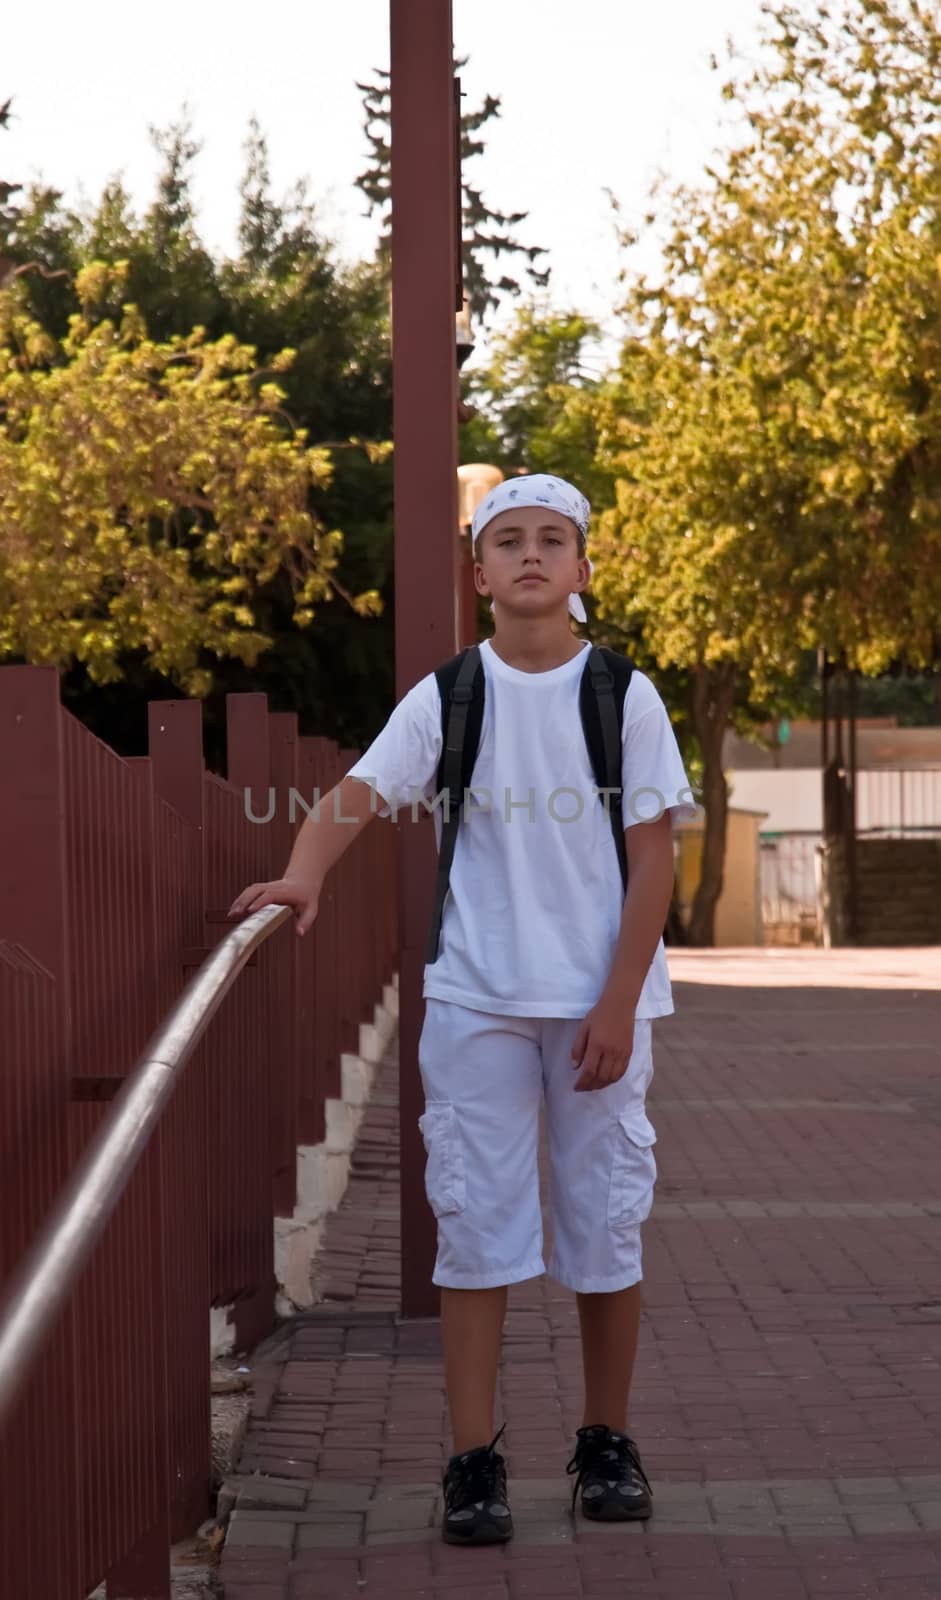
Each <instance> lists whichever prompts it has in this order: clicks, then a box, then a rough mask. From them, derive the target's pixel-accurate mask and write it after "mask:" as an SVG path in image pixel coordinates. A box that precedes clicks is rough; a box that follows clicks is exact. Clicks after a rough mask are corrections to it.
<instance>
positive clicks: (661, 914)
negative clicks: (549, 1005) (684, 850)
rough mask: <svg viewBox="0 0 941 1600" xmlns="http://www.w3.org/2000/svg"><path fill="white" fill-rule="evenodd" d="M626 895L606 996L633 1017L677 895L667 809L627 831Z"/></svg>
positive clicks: (625, 839)
mask: <svg viewBox="0 0 941 1600" xmlns="http://www.w3.org/2000/svg"><path fill="white" fill-rule="evenodd" d="M624 844H625V846H626V849H627V896H626V898H625V901H624V910H623V912H622V913H621V929H620V933H619V934H618V942H617V945H616V946H615V951H614V960H613V961H612V963H611V971H610V972H609V973H608V981H607V983H606V984H605V987H604V994H605V995H610V996H612V997H613V998H615V999H616V1000H617V1002H618V1004H619V1005H620V1006H621V1007H622V1008H623V1009H624V1010H628V1009H629V1010H630V1012H631V1024H632V1026H633V1013H634V1011H635V1009H636V1007H637V1002H638V1000H639V999H640V991H641V989H642V988H643V986H644V979H645V978H646V976H647V973H648V972H649V970H650V963H651V961H652V960H653V958H654V955H655V954H656V950H657V945H658V944H659V943H660V940H661V938H662V936H663V929H664V927H665V925H666V920H667V913H668V912H669V909H670V900H671V899H672V896H673V877H674V867H673V820H672V818H671V816H670V813H669V811H665V812H664V813H663V815H662V816H660V817H658V818H657V820H656V821H655V822H638V823H636V824H635V825H634V826H633V827H631V828H625V829H624Z"/></svg>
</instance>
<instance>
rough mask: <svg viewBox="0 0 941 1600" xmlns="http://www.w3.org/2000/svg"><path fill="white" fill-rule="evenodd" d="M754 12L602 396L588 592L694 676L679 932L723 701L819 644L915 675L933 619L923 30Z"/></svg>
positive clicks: (721, 842)
mask: <svg viewBox="0 0 941 1600" xmlns="http://www.w3.org/2000/svg"><path fill="white" fill-rule="evenodd" d="M763 10H764V12H765V16H766V19H767V28H766V35H765V51H764V56H763V58H762V60H761V62H760V63H759V65H758V66H757V67H754V68H752V69H751V70H750V73H749V75H748V76H747V78H746V81H745V82H744V83H741V82H737V81H735V80H734V78H733V79H731V80H730V81H729V82H727V83H726V85H725V88H724V91H723V92H724V93H725V95H726V97H727V98H729V99H731V100H734V101H735V102H736V103H737V104H738V105H739V106H740V107H741V108H742V110H743V111H744V113H745V123H746V135H745V138H744V140H743V141H742V142H741V143H740V144H738V145H736V147H735V148H734V149H732V150H731V152H730V153H729V154H728V155H727V157H726V158H725V163H724V166H722V167H721V168H720V164H719V163H718V162H716V164H715V165H714V166H712V167H710V168H707V171H706V181H705V182H704V184H703V186H702V188H700V189H698V190H691V189H688V188H685V187H684V188H680V189H677V190H675V191H674V192H673V194H672V196H671V197H670V200H669V206H668V212H667V216H668V237H667V243H666V248H665V252H664V258H663V270H662V275H661V276H660V278H659V280H658V281H657V282H651V281H649V280H648V279H646V278H639V277H634V278H632V279H630V280H629V284H628V290H627V297H626V304H625V315H626V318H627V320H628V328H629V334H628V337H627V338H626V340H625V344H624V348H623V351H622V356H621V362H620V378H619V384H618V386H617V395H616V398H615V400H614V401H613V403H612V402H610V401H608V402H606V403H607V405H608V412H607V438H608V441H609V442H608V446H607V448H608V449H609V452H610V456H611V460H612V462H613V463H614V464H615V468H616V472H617V479H618V482H617V502H618V503H617V509H616V510H615V511H614V512H612V513H610V514H609V515H608V516H607V517H606V518H604V519H603V526H602V532H601V535H600V540H599V542H598V550H597V554H598V557H599V559H598V561H597V564H596V574H595V582H594V589H595V592H596V594H597V595H598V597H599V608H600V613H601V615H602V616H604V615H611V616H613V617H614V618H615V619H617V620H618V621H621V622H624V623H632V624H633V625H635V626H639V627H641V628H642V630H643V633H644V637H645V639H646V641H647V644H648V647H649V648H650V650H651V653H652V654H653V656H654V657H655V658H656V659H657V660H659V661H660V662H662V663H663V664H664V665H666V664H669V665H673V666H676V665H678V666H682V667H685V668H686V669H687V671H688V674H689V682H690V702H691V703H690V714H691V720H692V724H693V727H694V730H695V733H696V736H697V739H698V741H699V744H700V748H701V752H702V759H703V787H704V794H703V800H704V804H705V808H706V829H705V839H704V851H703V871H702V879H701V883H700V886H699V891H698V894H697V898H696V902H695V905H694V907H693V913H692V920H691V926H690V937H691V939H692V941H693V942H694V943H697V944H709V943H711V942H712V939H713V931H714V910H715V905H716V901H717V899H718V896H719V894H720V892H721V887H722V875H723V864H724V852H725V831H726V816H727V806H728V793H727V785H726V781H725V777H724V774H723V770H722V743H723V738H724V735H725V732H726V730H727V728H728V726H729V719H730V716H731V715H732V711H733V707H734V705H735V703H736V697H737V696H741V695H742V694H743V692H744V693H745V694H747V695H750V696H753V697H756V698H758V699H759V700H760V699H765V698H767V697H769V696H772V695H773V693H774V687H775V685H776V684H777V685H786V684H787V682H788V680H789V679H790V678H792V677H793V676H794V675H795V674H796V673H797V670H798V664H799V660H800V656H801V653H802V652H804V651H806V650H807V649H809V648H812V647H817V646H823V647H824V648H825V649H826V650H827V652H828V653H829V654H830V655H831V656H832V657H834V658H842V659H844V660H845V661H846V663H847V664H848V665H849V666H851V667H856V668H858V669H860V670H862V671H864V672H878V671H881V670H883V669H884V668H885V667H886V666H887V665H888V664H889V663H890V662H892V661H894V660H898V659H900V658H904V659H905V660H907V661H908V662H909V663H910V664H912V665H914V666H926V665H930V664H931V662H932V661H933V659H934V658H935V656H936V653H937V649H938V634H939V627H938V619H939V618H941V531H939V530H941V522H939V514H938V509H937V508H938V504H939V502H938V494H937V490H938V485H939V471H941V450H939V440H941V430H939V423H941V416H939V413H938V408H939V386H938V378H939V374H941V293H939V291H941V280H939V269H938V259H939V252H941V214H939V209H938V195H939V189H938V178H939V175H941V145H939V140H938V127H939V123H938V113H939V111H941V73H939V66H941V33H939V22H938V19H937V17H936V15H935V13H934V12H933V11H929V9H928V8H927V7H920V6H919V5H917V4H916V3H915V0H841V3H839V4H832V5H828V4H820V5H818V6H817V7H816V9H815V12H814V13H813V14H812V15H811V14H809V13H806V12H804V11H799V10H798V9H797V8H796V7H794V6H791V5H787V4H768V5H765V6H764V7H763ZM651 220H653V219H652V218H651Z"/></svg>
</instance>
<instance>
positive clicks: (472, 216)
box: [356, 57, 549, 320]
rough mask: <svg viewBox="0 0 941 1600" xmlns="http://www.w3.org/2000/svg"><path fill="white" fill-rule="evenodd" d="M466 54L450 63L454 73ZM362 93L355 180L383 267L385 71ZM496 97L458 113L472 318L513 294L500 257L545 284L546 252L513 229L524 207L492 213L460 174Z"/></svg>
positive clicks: (388, 177)
mask: <svg viewBox="0 0 941 1600" xmlns="http://www.w3.org/2000/svg"><path fill="white" fill-rule="evenodd" d="M466 64H467V58H466V57H465V58H463V59H461V60H459V61H457V62H456V63H455V67H456V69H457V71H458V72H459V71H460V69H461V68H462V67H463V66H466ZM356 87H357V89H359V91H360V93H361V94H362V96H363V127H364V131H365V134H366V142H367V144H368V146H369V165H368V166H367V168H366V169H365V171H364V172H362V173H360V175H359V177H358V178H357V179H356V187H357V188H358V189H359V190H360V191H361V192H362V193H363V194H364V195H365V197H366V201H367V213H366V214H367V215H370V214H371V213H372V212H373V211H378V212H379V213H380V216H381V218H382V233H381V235H380V240H379V259H380V261H381V262H382V263H383V264H384V265H385V267H386V268H388V265H389V257H390V248H391V220H390V219H391V203H392V149H391V145H390V89H389V73H388V72H387V71H384V70H382V69H377V70H376V71H375V72H374V73H373V80H372V82H371V83H357V85H356ZM500 104H501V102H500V100H499V98H498V97H495V96H494V95H487V96H486V97H485V99H484V102H483V104H482V105H481V106H478V108H477V110H476V111H464V110H463V109H462V112H461V225H462V236H463V239H462V242H463V270H464V290H465V295H466V297H467V300H468V303H469V306H470V312H471V316H472V317H476V318H477V319H478V320H482V319H483V318H484V317H485V316H486V315H487V312H488V311H491V310H495V309H496V307H497V306H498V305H499V304H500V298H501V296H502V295H511V296H514V297H515V296H518V295H520V294H521V293H522V284H521V283H520V280H519V278H518V277H515V276H513V274H512V273H509V272H506V271H503V270H501V269H500V265H499V264H500V262H501V261H502V259H503V258H504V257H508V258H509V259H510V261H514V260H516V261H520V260H521V261H522V263H523V271H524V273H525V276H526V278H527V280H528V281H529V283H530V284H532V285H534V286H535V287H537V288H543V289H544V288H545V287H546V285H547V284H548V282H549V269H548V268H547V267H543V266H541V265H540V262H541V261H542V260H543V258H544V257H545V255H546V251H545V249H543V248H542V246H540V245H524V244H521V243H520V242H519V240H518V239H517V238H516V234H515V230H516V229H517V228H518V227H519V225H520V223H521V222H525V221H526V218H527V216H528V215H529V213H528V212H527V211H497V210H494V209H493V207H492V206H490V205H488V204H487V202H486V201H485V199H484V197H483V193H482V191H481V190H480V189H478V188H475V187H474V185H473V184H472V183H469V182H468V180H467V178H466V176H465V168H466V164H467V162H468V161H471V160H473V158H474V157H475V156H479V155H481V154H482V153H483V151H484V149H485V141H484V139H483V138H481V137H480V134H481V130H482V129H484V128H485V127H486V125H487V123H488V122H490V121H491V120H492V119H493V118H494V117H499V115H500Z"/></svg>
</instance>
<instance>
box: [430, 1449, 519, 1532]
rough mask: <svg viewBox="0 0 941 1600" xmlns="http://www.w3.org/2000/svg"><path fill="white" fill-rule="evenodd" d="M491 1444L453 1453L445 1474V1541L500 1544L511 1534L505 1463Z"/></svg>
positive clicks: (443, 1530)
mask: <svg viewBox="0 0 941 1600" xmlns="http://www.w3.org/2000/svg"><path fill="white" fill-rule="evenodd" d="M505 1427H506V1423H504V1425H503V1428H501V1429H500V1433H498V1434H497V1438H496V1439H494V1441H493V1443H492V1444H487V1445H481V1446H480V1447H479V1449H477V1450H468V1451H466V1452H465V1454H464V1455H462V1456H452V1457H451V1459H450V1461H449V1462H448V1470H447V1472H446V1473H445V1474H444V1479H443V1488H444V1518H443V1520H442V1524H441V1532H442V1536H443V1538H444V1542H445V1544H503V1543H504V1542H505V1541H506V1540H507V1539H511V1538H512V1537H513V1518H512V1517H511V1516H510V1508H509V1506H508V1504H507V1498H506V1466H505V1464H504V1460H503V1457H502V1456H501V1455H498V1454H497V1452H496V1450H495V1449H494V1445H495V1444H496V1443H497V1439H499V1438H500V1435H501V1434H502V1433H503V1431H504V1428H505Z"/></svg>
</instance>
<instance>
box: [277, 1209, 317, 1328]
mask: <svg viewBox="0 0 941 1600" xmlns="http://www.w3.org/2000/svg"><path fill="white" fill-rule="evenodd" d="M323 1229H324V1224H323V1221H322V1219H319V1220H317V1221H316V1222H314V1221H307V1220H302V1219H300V1218H298V1217H275V1222H274V1273H275V1277H276V1279H277V1282H278V1289H279V1295H278V1310H279V1312H280V1313H281V1314H282V1315H284V1314H285V1310H284V1306H285V1302H286V1303H287V1314H288V1315H290V1312H291V1310H292V1309H295V1310H296V1309H304V1308H305V1307H307V1306H312V1305H313V1304H314V1288H313V1268H314V1260H315V1258H316V1255H317V1250H318V1249H319V1247H320V1243H321V1240H322V1238H323Z"/></svg>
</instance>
